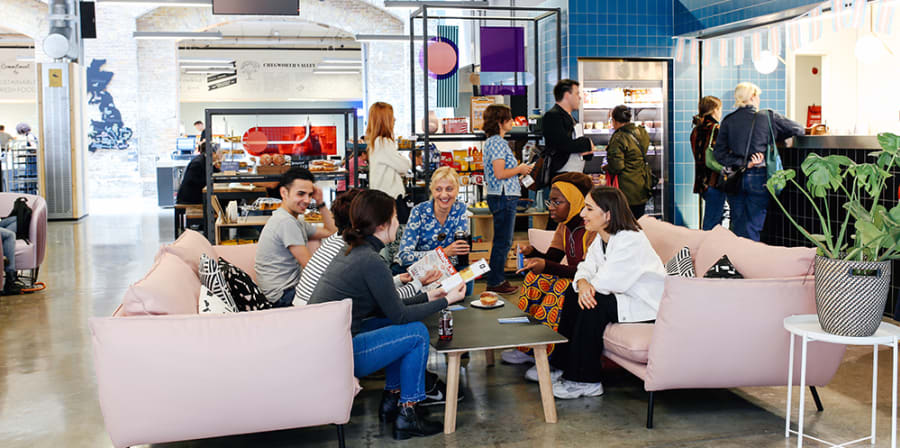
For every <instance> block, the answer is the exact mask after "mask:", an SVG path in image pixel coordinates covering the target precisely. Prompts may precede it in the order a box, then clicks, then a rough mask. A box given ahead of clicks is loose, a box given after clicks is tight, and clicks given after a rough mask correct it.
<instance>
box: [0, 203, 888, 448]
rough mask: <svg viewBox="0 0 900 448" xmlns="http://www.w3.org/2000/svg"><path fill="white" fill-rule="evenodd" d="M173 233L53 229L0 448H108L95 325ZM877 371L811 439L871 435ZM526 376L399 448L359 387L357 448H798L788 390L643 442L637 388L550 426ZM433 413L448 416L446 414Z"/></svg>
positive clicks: (470, 402)
mask: <svg viewBox="0 0 900 448" xmlns="http://www.w3.org/2000/svg"><path fill="white" fill-rule="evenodd" d="M171 222H172V215H171V211H162V212H158V213H154V214H146V213H145V214H129V215H122V216H119V215H94V216H91V217H88V218H86V219H84V220H82V221H81V222H78V223H71V222H53V223H50V226H49V235H48V236H49V242H48V245H47V257H46V261H45V263H44V266H43V268H42V271H41V280H43V281H45V282H46V283H47V285H48V287H47V289H46V290H45V291H43V292H39V293H35V294H31V295H25V296H16V297H0V446H2V447H107V446H111V444H110V441H109V438H108V437H107V435H106V433H105V431H104V426H103V418H102V415H101V414H100V408H99V405H98V403H97V393H96V386H95V382H94V372H93V362H92V358H91V345H90V337H89V332H88V329H87V321H88V318H90V317H92V316H107V315H109V314H111V313H112V311H113V310H114V309H115V308H116V306H117V305H118V303H119V301H120V300H121V298H122V295H123V294H124V291H125V289H126V288H127V286H128V285H129V284H130V283H132V282H134V281H135V280H137V279H139V278H140V277H141V276H142V275H143V274H144V273H145V272H146V271H147V270H148V269H149V268H150V266H151V265H152V262H153V256H154V255H155V254H156V251H157V248H158V246H159V245H160V244H161V243H165V242H169V241H171V240H172V228H171ZM477 286H480V287H481V288H483V287H484V286H483V284H482V285H477ZM748 336H749V335H748ZM871 363H872V352H871V349H869V348H859V349H850V350H849V351H848V352H847V355H846V357H845V359H844V363H843V365H842V366H841V368H840V369H839V371H838V373H837V376H836V377H835V379H834V380H833V381H832V383H831V385H830V386H829V387H825V388H821V389H820V390H819V393H820V395H821V397H822V401H823V402H824V405H825V412H823V413H816V412H815V408H814V405H813V404H812V402H811V399H809V397H808V399H807V413H806V418H807V420H806V421H807V430H808V432H810V433H812V434H814V435H816V436H818V437H820V438H824V439H825V440H830V441H835V442H837V441H841V442H844V441H847V440H853V439H856V438H859V437H862V436H864V435H866V434H867V432H868V430H869V415H870V401H869V397H870V396H871V393H870V390H871V389H870V388H871ZM879 363H880V375H879V400H880V401H879V404H878V436H879V441H878V443H877V446H889V441H890V380H891V376H890V375H891V369H890V363H891V356H890V352H889V351H884V352H882V353H880V356H879ZM430 364H431V365H430V368H431V369H433V370H435V371H442V370H443V369H444V365H443V363H442V361H441V360H439V359H438V358H437V357H436V356H433V357H432V360H431V363H430ZM526 367H527V366H510V365H504V364H502V363H498V364H497V365H496V366H494V367H490V368H489V367H486V366H485V364H484V359H483V357H482V356H481V355H477V354H476V355H473V357H472V360H471V362H470V363H469V365H468V368H466V369H465V370H464V373H463V383H462V388H463V389H464V391H465V394H466V398H465V400H464V401H462V402H461V403H460V408H459V414H458V420H457V421H458V426H457V432H456V433H455V434H453V435H449V436H445V435H442V434H441V435H436V436H433V437H430V438H425V439H418V440H414V441H408V442H395V441H394V440H393V439H392V438H391V437H390V428H389V427H388V428H385V427H384V426H383V425H380V424H379V422H378V418H377V414H376V409H377V406H378V402H379V399H380V396H381V393H380V391H379V388H380V385H379V384H378V383H377V382H363V386H364V387H365V389H364V390H363V392H361V393H360V395H359V396H358V397H357V400H356V404H355V406H354V408H353V416H352V419H351V422H350V424H349V425H347V442H348V446H351V447H360V446H386V445H405V446H417V447H473V446H503V447H532V446H540V447H545V446H546V447H551V446H565V447H568V446H603V447H717V448H719V447H721V448H725V447H789V446H796V438H795V437H792V438H791V439H785V438H784V433H783V431H784V412H785V391H786V389H785V388H784V387H768V388H752V389H730V390H688V391H670V392H664V393H660V394H658V397H657V404H656V419H655V420H656V428H655V429H652V430H647V429H645V428H644V421H645V418H646V414H645V412H646V397H647V396H646V393H645V392H644V391H643V387H642V385H641V383H640V382H639V381H638V380H636V379H635V378H634V377H632V376H630V375H629V374H627V372H625V371H623V370H611V371H610V372H609V375H608V379H607V380H606V381H605V384H604V385H605V387H606V394H605V395H604V396H602V397H597V398H589V399H578V400H570V401H562V400H559V401H557V409H558V413H559V423H557V424H545V423H544V422H543V413H542V409H541V405H540V395H539V392H538V388H537V385H536V384H532V383H526V382H525V381H524V380H523V379H522V374H523V373H524V371H525V369H526ZM795 391H796V389H795ZM795 396H796V395H795ZM795 403H796V402H795ZM432 413H433V415H434V417H435V418H438V419H440V418H441V417H442V409H439V408H438V409H433V410H432ZM794 419H795V420H796V410H795V411H794ZM335 445H336V443H335V431H334V428H333V427H321V428H305V429H297V430H290V431H279V432H273V433H264V434H251V435H245V436H235V437H225V438H218V439H210V440H202V441H191V442H182V443H173V444H166V445H161V446H165V447H167V448H182V447H245V446H253V447H257V446H261V447H262V446H264V447H299V446H311V447H319V446H323V447H324V446H329V447H331V446H335ZM805 446H810V447H814V446H822V445H819V444H817V443H815V442H809V443H806V444H805Z"/></svg>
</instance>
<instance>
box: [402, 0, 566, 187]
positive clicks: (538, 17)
mask: <svg viewBox="0 0 900 448" xmlns="http://www.w3.org/2000/svg"><path fill="white" fill-rule="evenodd" d="M447 10H453V11H471V12H473V13H475V14H477V15H464V14H459V15H453V14H445V15H434V11H447ZM429 11H431V14H432V15H429ZM498 12H500V13H503V12H507V13H509V14H510V15H511V16H505V17H500V16H491V15H489V14H491V13H498ZM518 13H523V14H526V15H523V16H517V14H518ZM551 17H555V18H556V73H557V78H558V77H559V75H560V74H561V73H562V18H561V9H560V8H532V7H517V6H482V5H476V4H473V5H467V4H465V3H464V2H447V4H446V5H438V4H435V3H430V4H429V3H423V4H422V6H420V7H419V8H417V9H416V10H415V11H413V12H412V13H411V14H410V16H409V50H410V51H409V66H410V71H409V81H410V114H411V120H410V125H411V126H412V129H411V131H412V133H413V134H414V133H415V128H416V90H415V89H416V82H415V78H416V70H415V67H416V65H417V62H416V55H417V54H418V52H417V51H416V42H417V41H418V43H419V45H420V47H421V49H422V56H423V60H426V61H427V60H428V41H429V36H428V22H429V20H435V19H437V20H442V19H454V20H471V21H477V22H482V23H484V22H530V23H531V24H532V25H534V45H533V46H534V48H533V50H534V68H535V70H534V72H535V73H534V78H535V79H536V80H537V81H535V85H534V89H533V90H534V92H533V93H534V101H535V104H536V105H538V104H541V89H540V82H541V81H542V80H543V76H542V74H541V63H540V62H541V54H540V31H539V29H540V25H541V22H542V21H544V20H545V19H548V18H551ZM417 19H418V20H420V21H421V24H422V28H421V30H422V38H421V40H418V39H416V36H415V33H416V29H417V28H416V20H417ZM526 68H527V67H526ZM422 77H423V82H424V98H423V102H422V104H423V105H424V106H423V114H422V116H423V117H427V116H428V109H429V108H428V104H429V95H430V93H429V88H428V82H429V75H428V70H422ZM424 128H425V129H424V133H423V134H420V135H418V136H417V137H418V140H421V141H423V142H424V143H425V145H424V147H425V150H424V154H423V159H422V160H430V159H431V157H430V156H431V150H430V143H431V142H432V141H466V140H468V141H472V140H473V139H475V138H478V137H477V136H478V135H479V134H454V135H450V134H445V135H432V134H430V132H429V130H428V126H425V127H424ZM483 135H484V134H481V136H482V137H481V139H482V140H484V138H483ZM466 136H468V137H467V138H463V137H466ZM426 168H427V165H426ZM424 174H425V177H426V179H425V187H426V188H427V187H428V185H429V183H430V181H431V172H430V170H427V169H426V172H425V173H424Z"/></svg>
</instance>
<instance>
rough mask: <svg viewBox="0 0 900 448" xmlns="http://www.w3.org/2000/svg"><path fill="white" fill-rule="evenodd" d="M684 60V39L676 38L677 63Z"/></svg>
mask: <svg viewBox="0 0 900 448" xmlns="http://www.w3.org/2000/svg"><path fill="white" fill-rule="evenodd" d="M682 60H684V38H683V37H677V38H675V62H681V61H682Z"/></svg>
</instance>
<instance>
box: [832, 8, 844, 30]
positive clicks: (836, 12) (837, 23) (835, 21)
mask: <svg viewBox="0 0 900 448" xmlns="http://www.w3.org/2000/svg"><path fill="white" fill-rule="evenodd" d="M843 12H844V0H831V29H832V30H833V31H835V32H838V31H840V30H841V29H842V28H843V23H841V21H842V20H843V17H842V16H843Z"/></svg>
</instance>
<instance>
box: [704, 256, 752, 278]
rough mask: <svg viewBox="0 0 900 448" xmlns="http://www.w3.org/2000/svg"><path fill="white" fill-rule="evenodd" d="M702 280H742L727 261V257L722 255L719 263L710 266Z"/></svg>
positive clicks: (739, 274)
mask: <svg viewBox="0 0 900 448" xmlns="http://www.w3.org/2000/svg"><path fill="white" fill-rule="evenodd" d="M703 277H704V278H744V276H743V275H741V273H740V272H738V270H737V269H736V268H735V267H734V265H733V264H732V263H731V260H729V259H728V255H722V258H719V261H717V262H716V264H714V265H712V267H711V268H709V270H708V271H706V274H705V275H704V276H703Z"/></svg>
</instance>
